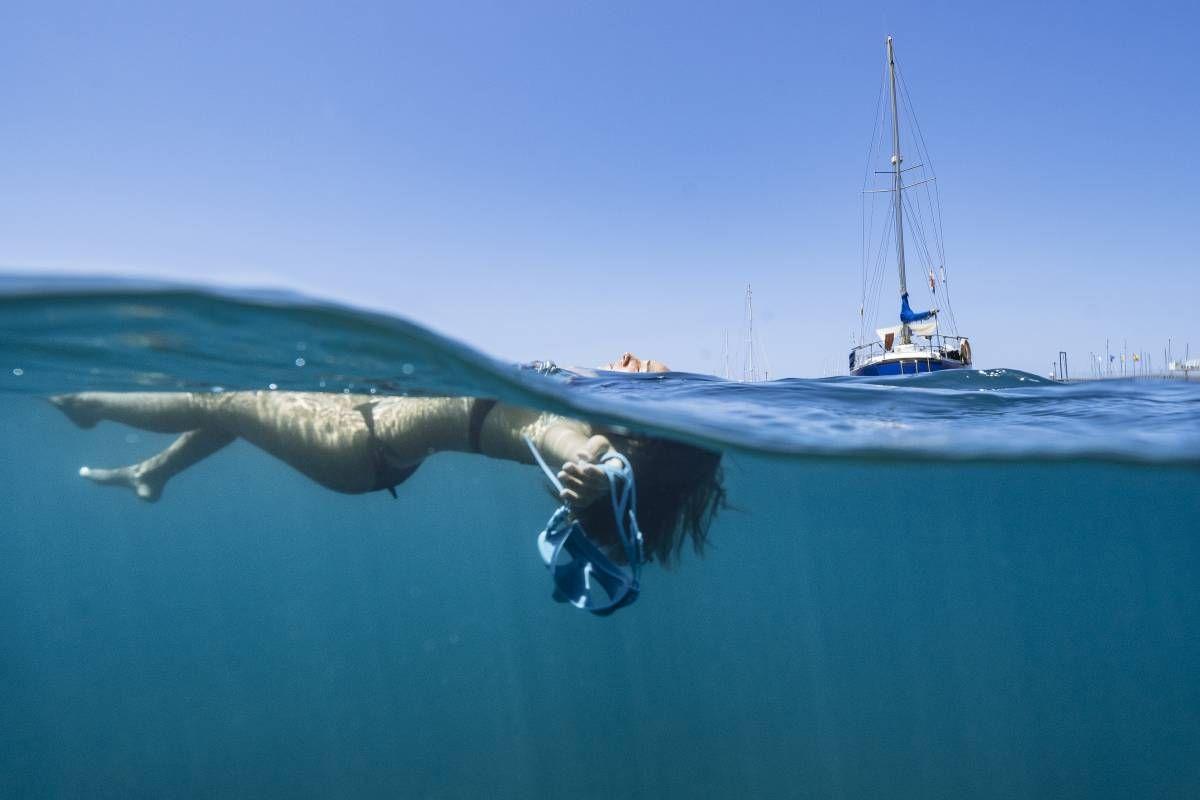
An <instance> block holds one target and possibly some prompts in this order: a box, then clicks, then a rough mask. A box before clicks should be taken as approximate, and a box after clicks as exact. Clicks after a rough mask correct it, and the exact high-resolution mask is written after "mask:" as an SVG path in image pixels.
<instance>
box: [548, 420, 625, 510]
mask: <svg viewBox="0 0 1200 800" xmlns="http://www.w3.org/2000/svg"><path fill="white" fill-rule="evenodd" d="M612 449H613V447H612V443H611V442H609V441H608V439H606V438H604V437H603V436H593V437H591V438H590V439H588V440H587V442H586V443H585V444H584V445H583V447H581V448H580V449H579V451H578V452H577V453H576V454H575V460H574V461H568V462H567V463H565V464H563V468H562V470H561V471H559V473H558V480H559V482H560V483H562V485H563V490H562V492H560V493H559V495H558V499H559V500H561V501H562V502H564V503H566V504H567V505H569V506H571V507H573V508H587V507H588V506H590V505H591V504H592V503H594V502H596V500H597V499H599V498H600V497H602V496H603V495H604V494H606V493H607V492H608V476H607V475H606V474H605V473H604V470H603V469H601V468H600V459H601V458H603V457H604V454H605V453H607V452H608V451H609V450H612ZM614 463H616V462H614Z"/></svg>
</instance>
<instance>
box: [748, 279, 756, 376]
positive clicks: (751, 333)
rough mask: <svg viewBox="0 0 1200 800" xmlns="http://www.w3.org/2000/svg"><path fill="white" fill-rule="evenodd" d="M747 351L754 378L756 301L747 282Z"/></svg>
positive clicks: (751, 373)
mask: <svg viewBox="0 0 1200 800" xmlns="http://www.w3.org/2000/svg"><path fill="white" fill-rule="evenodd" d="M746 319H747V325H746V351H747V352H748V353H749V355H750V377H749V378H747V380H750V381H753V380H754V301H753V299H752V295H751V294H750V284H748V283H747V284H746Z"/></svg>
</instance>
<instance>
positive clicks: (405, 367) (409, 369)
mask: <svg viewBox="0 0 1200 800" xmlns="http://www.w3.org/2000/svg"><path fill="white" fill-rule="evenodd" d="M416 369H417V368H416V367H414V366H413V365H412V364H409V363H407V362H405V363H404V364H402V365H401V367H400V371H401V372H403V373H404V374H405V375H412V374H413V372H415V371H416Z"/></svg>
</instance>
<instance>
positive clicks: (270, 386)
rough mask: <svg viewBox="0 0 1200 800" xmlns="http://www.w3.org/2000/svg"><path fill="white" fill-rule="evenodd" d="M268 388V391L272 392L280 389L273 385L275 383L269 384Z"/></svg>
mask: <svg viewBox="0 0 1200 800" xmlns="http://www.w3.org/2000/svg"><path fill="white" fill-rule="evenodd" d="M267 388H268V389H270V390H271V391H272V392H273V391H275V390H276V389H278V388H279V387H278V386H276V385H275V384H273V383H268V384H267Z"/></svg>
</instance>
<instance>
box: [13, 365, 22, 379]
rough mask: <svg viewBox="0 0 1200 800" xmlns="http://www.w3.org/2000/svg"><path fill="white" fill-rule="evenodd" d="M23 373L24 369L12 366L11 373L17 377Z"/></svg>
mask: <svg viewBox="0 0 1200 800" xmlns="http://www.w3.org/2000/svg"><path fill="white" fill-rule="evenodd" d="M24 374H25V370H23V369H21V368H20V367H13V375H16V376H17V377H18V378H19V377H21V376H22V375H24Z"/></svg>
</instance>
